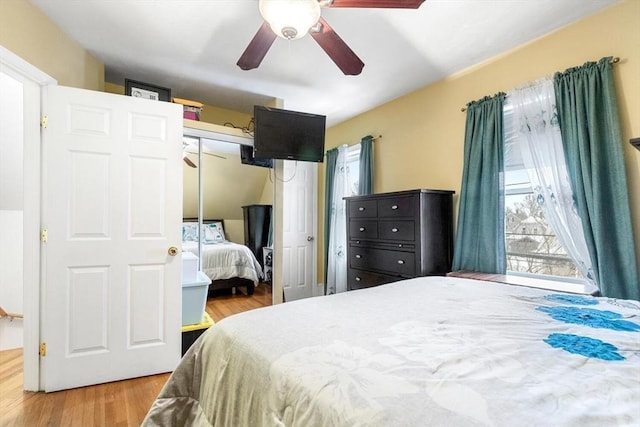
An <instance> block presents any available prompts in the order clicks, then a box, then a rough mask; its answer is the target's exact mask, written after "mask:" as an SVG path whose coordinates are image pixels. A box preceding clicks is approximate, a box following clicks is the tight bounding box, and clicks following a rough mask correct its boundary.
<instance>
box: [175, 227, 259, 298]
mask: <svg viewBox="0 0 640 427" xmlns="http://www.w3.org/2000/svg"><path fill="white" fill-rule="evenodd" d="M202 237H203V241H202V254H201V255H200V256H201V258H202V272H203V273H205V274H206V275H207V276H208V277H209V278H210V279H211V285H209V290H210V291H215V290H218V289H228V288H236V287H246V290H247V294H248V295H252V294H253V292H254V289H255V286H256V285H257V284H258V283H259V281H260V279H261V278H262V277H263V272H262V267H261V266H260V263H259V262H258V260H257V259H256V257H255V255H254V254H253V252H251V249H249V248H248V247H246V246H245V245H240V244H238V243H234V242H230V241H228V240H227V239H226V238H225V234H224V223H223V221H222V220H205V221H203V224H202ZM182 251H183V252H191V253H193V254H195V255H196V256H197V255H198V221H197V219H185V220H184V221H183V223H182Z"/></svg>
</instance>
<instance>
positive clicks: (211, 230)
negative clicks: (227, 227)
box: [203, 222, 225, 243]
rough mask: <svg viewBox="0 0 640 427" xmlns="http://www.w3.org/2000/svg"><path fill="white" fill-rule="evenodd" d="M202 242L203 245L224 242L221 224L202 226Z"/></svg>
mask: <svg viewBox="0 0 640 427" xmlns="http://www.w3.org/2000/svg"><path fill="white" fill-rule="evenodd" d="M203 228H204V241H205V243H219V242H224V241H225V238H224V229H223V228H222V223H221V222H212V223H210V224H204V225H203Z"/></svg>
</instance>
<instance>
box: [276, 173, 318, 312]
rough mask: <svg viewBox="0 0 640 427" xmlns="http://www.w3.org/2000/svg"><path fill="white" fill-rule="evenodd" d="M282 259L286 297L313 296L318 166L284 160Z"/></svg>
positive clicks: (286, 298)
mask: <svg viewBox="0 0 640 427" xmlns="http://www.w3.org/2000/svg"><path fill="white" fill-rule="evenodd" d="M283 170H284V172H283V180H284V183H283V196H282V205H283V238H282V256H283V259H282V262H283V281H282V288H283V289H284V297H285V301H293V300H297V299H301V298H308V297H311V296H313V288H314V281H315V278H316V268H317V263H316V232H317V214H316V212H317V197H316V192H317V182H318V166H317V164H316V163H312V162H295V161H290V160H285V161H284V168H283Z"/></svg>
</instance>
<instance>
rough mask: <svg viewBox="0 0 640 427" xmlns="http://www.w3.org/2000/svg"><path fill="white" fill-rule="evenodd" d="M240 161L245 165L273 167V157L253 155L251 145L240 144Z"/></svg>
mask: <svg viewBox="0 0 640 427" xmlns="http://www.w3.org/2000/svg"><path fill="white" fill-rule="evenodd" d="M240 161H241V162H242V163H243V164H245V165H251V166H262V167H264V168H272V167H273V159H263V158H258V157H255V156H254V155H253V147H252V146H251V145H244V144H241V145H240Z"/></svg>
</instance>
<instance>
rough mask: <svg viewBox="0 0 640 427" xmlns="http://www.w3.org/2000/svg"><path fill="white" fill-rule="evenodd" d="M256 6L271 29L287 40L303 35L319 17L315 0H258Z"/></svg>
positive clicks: (318, 7)
mask: <svg viewBox="0 0 640 427" xmlns="http://www.w3.org/2000/svg"><path fill="white" fill-rule="evenodd" d="M258 7H259V8H260V14H261V15H262V17H263V18H264V20H265V21H267V22H268V23H269V26H270V27H271V30H272V31H273V32H274V33H275V34H276V35H277V36H278V37H282V38H284V39H287V40H295V39H299V38H301V37H304V36H305V35H306V34H307V32H309V28H311V27H312V26H313V25H315V23H316V22H318V19H320V4H319V3H318V1H317V0H260V1H259V3H258Z"/></svg>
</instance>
